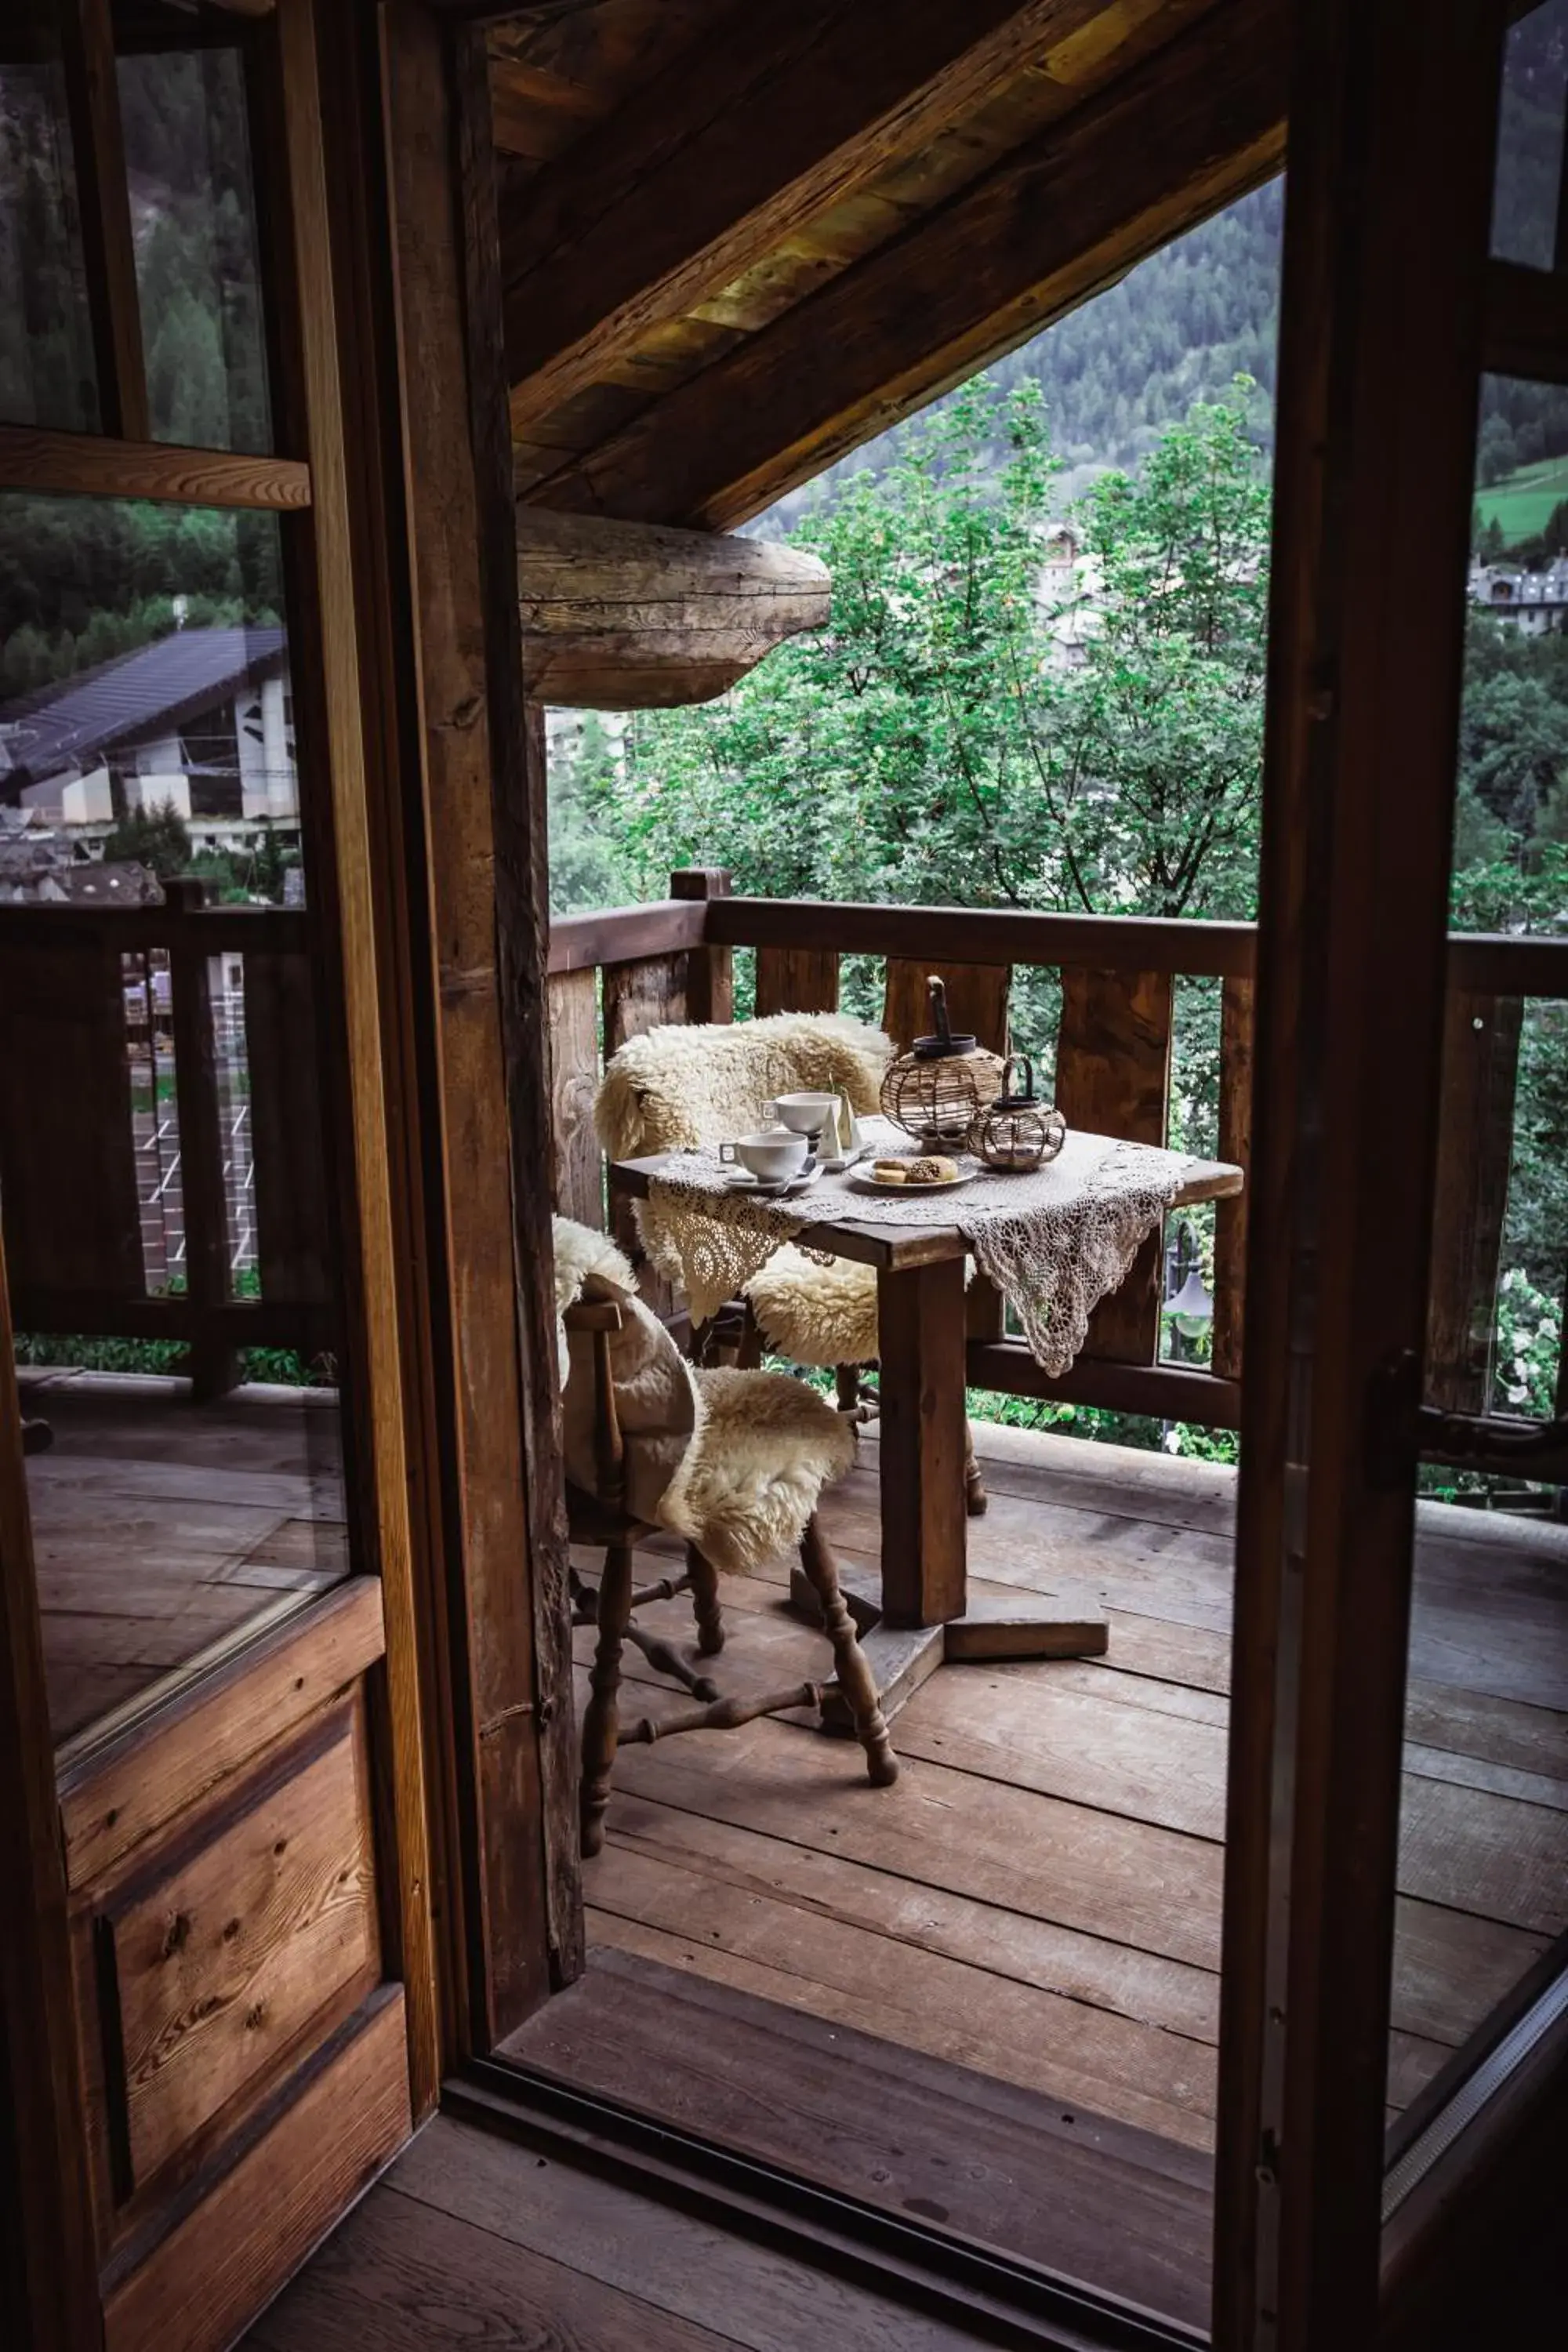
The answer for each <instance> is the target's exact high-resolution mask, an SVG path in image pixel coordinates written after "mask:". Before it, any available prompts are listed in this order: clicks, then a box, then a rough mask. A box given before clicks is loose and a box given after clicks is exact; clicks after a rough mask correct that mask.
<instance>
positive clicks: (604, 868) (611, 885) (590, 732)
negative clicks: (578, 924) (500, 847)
mask: <svg viewBox="0 0 1568 2352" xmlns="http://www.w3.org/2000/svg"><path fill="white" fill-rule="evenodd" d="M620 781H621V780H620V767H619V762H618V761H617V759H616V752H615V750H614V747H613V745H612V743H611V740H610V736H609V731H608V730H607V729H606V727H605V722H604V720H603V719H601V717H600V716H599V714H598V712H597V711H596V710H586V711H584V713H583V714H582V719H581V724H580V725H579V726H578V728H577V729H576V731H575V740H573V741H571V742H568V741H566V740H563V739H557V741H556V742H555V743H554V744H552V750H551V759H550V903H551V906H552V908H554V910H555V911H556V913H558V914H559V913H563V912H564V911H565V909H567V908H571V907H616V906H621V905H624V904H625V903H626V901H627V900H629V899H633V898H636V897H637V885H636V882H635V880H634V879H633V876H632V872H631V869H630V867H629V866H628V864H627V861H626V858H625V856H624V855H623V853H622V851H621V848H620V845H619V843H618V840H617V837H616V835H617V825H616V803H617V800H618V796H619V793H620Z"/></svg>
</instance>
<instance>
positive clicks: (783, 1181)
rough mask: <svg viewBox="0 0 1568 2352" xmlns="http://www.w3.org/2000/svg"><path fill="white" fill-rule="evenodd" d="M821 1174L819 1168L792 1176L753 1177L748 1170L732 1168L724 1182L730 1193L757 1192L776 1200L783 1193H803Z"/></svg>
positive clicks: (727, 1171)
mask: <svg viewBox="0 0 1568 2352" xmlns="http://www.w3.org/2000/svg"><path fill="white" fill-rule="evenodd" d="M821 1173H822V1171H821V1170H820V1168H805V1169H802V1170H801V1171H799V1172H798V1173H797V1174H796V1175H794V1176H753V1175H752V1171H751V1170H750V1169H749V1168H734V1169H728V1170H726V1171H725V1179H724V1181H725V1184H726V1187H727V1188H728V1190H729V1191H730V1192H759V1193H761V1194H762V1195H763V1197H764V1198H770V1197H771V1198H774V1199H776V1198H777V1197H778V1196H779V1195H780V1194H781V1193H784V1192H805V1188H806V1186H807V1185H808V1184H813V1183H815V1182H816V1179H817V1177H818V1176H819V1175H820V1174H821Z"/></svg>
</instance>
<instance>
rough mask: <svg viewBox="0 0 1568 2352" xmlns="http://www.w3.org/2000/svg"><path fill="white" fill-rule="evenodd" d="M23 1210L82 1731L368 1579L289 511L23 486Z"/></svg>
mask: <svg viewBox="0 0 1568 2352" xmlns="http://www.w3.org/2000/svg"><path fill="white" fill-rule="evenodd" d="M0 547H3V548H5V550H6V551H8V553H7V557H6V560H5V567H4V569H3V571H0V629H3V634H4V643H5V650H4V654H3V655H0V1215H3V1219H4V1232H5V1252H6V1261H7V1265H8V1270H9V1276H10V1283H11V1291H12V1303H13V1308H14V1313H15V1319H16V1331H17V1341H16V1357H17V1370H18V1377H19V1380H20V1382H21V1386H22V1399H23V1411H24V1413H25V1414H26V1417H27V1419H28V1421H29V1422H30V1423H31V1424H32V1427H31V1429H30V1431H29V1452H28V1456H27V1470H28V1491H29V1498H30V1502H31V1507H32V1513H33V1526H34V1539H35V1545H36V1549H37V1562H38V1579H39V1592H40V1601H41V1604H42V1612H43V1624H44V1641H45V1657H46V1664H47V1671H48V1677H49V1689H50V1697H51V1707H52V1713H53V1720H54V1727H55V1731H56V1735H57V1738H59V1739H61V1740H74V1739H80V1738H86V1737H89V1736H96V1734H97V1732H99V1731H100V1730H101V1728H102V1725H103V1722H104V1720H105V1719H106V1718H108V1717H112V1718H113V1719H115V1720H118V1719H120V1717H121V1714H122V1713H123V1711H124V1710H126V1709H128V1708H130V1709H140V1708H141V1707H142V1706H145V1705H147V1704H148V1703H149V1702H150V1699H151V1698H152V1696H154V1695H156V1694H157V1693H159V1692H161V1691H162V1690H163V1688H165V1687H166V1685H167V1682H168V1678H169V1677H170V1676H171V1675H178V1674H180V1673H183V1672H184V1671H187V1670H188V1669H189V1667H190V1665H191V1664H192V1662H193V1660H195V1659H196V1658H198V1657H200V1656H202V1655H203V1654H207V1653H209V1652H210V1651H211V1650H212V1648H213V1645H214V1644H216V1643H227V1642H230V1641H232V1640H234V1639H235V1638H237V1636H239V1635H241V1634H243V1633H247V1632H249V1631H251V1630H253V1629H254V1628H255V1627H257V1626H258V1625H259V1624H261V1623H263V1622H267V1621H268V1619H269V1618H270V1617H272V1616H274V1615H277V1614H279V1613H282V1612H286V1611H288V1610H289V1609H290V1608H293V1607H295V1606H297V1605H299V1603H300V1601H301V1600H302V1599H304V1598H308V1597H309V1596H310V1595H312V1594H314V1593H316V1592H319V1591H321V1590H323V1589H324V1588H325V1587H326V1586H327V1585H328V1584H330V1583H331V1582H332V1581H333V1580H335V1579H336V1578H337V1577H339V1576H341V1575H342V1574H343V1573H344V1572H345V1570H346V1566H347V1557H346V1530H345V1526H344V1513H343V1503H342V1472H341V1460H340V1444H339V1410H338V1363H337V1341H336V1312H335V1291H334V1285H333V1267H332V1255H331V1246H330V1241H329V1233H330V1217H329V1208H328V1177H327V1167H328V1160H327V1150H326V1144H325V1140H324V1136H323V1131H322V1120H321V1092H320V1086H319V1082H318V1076H317V1059H316V1018H315V1003H314V994H313V989H312V982H311V963H310V937H309V932H308V929H307V925H308V920H309V918H308V915H307V913H306V911H305V890H304V881H303V872H304V869H303V866H302V865H301V854H302V852H301V809H300V797H301V793H302V792H303V793H306V794H308V793H309V791H310V779H309V777H308V775H306V776H303V777H302V776H301V774H300V770H299V768H298V766H297V763H296V759H295V749H294V739H293V718H292V706H291V698H290V693H289V667H288V641H287V634H286V630H285V627H284V624H283V615H282V598H281V582H280V562H279V523H278V520H277V518H276V517H274V516H271V515H251V514H243V515H242V514H231V513H209V512H205V511H192V510H189V509H174V508H163V507H158V506H153V505H150V504H147V503H139V502H132V501H128V500H122V501H110V500H104V501H95V500H88V499H49V498H36V497H32V496H28V495H25V494H22V493H9V494H6V495H5V497H4V498H3V499H0Z"/></svg>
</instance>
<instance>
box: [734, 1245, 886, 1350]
mask: <svg viewBox="0 0 1568 2352" xmlns="http://www.w3.org/2000/svg"><path fill="white" fill-rule="evenodd" d="M746 1297H748V1298H749V1299H750V1300H751V1302H752V1312H753V1313H754V1315H755V1316H756V1318H757V1321H758V1323H759V1324H760V1325H761V1327H762V1333H763V1339H765V1340H766V1341H767V1343H768V1346H769V1347H770V1348H771V1349H772V1350H773V1354H774V1355H775V1356H784V1357H785V1358H786V1359H787V1360H788V1361H789V1362H790V1363H792V1364H873V1363H875V1362H876V1360H877V1353H878V1349H877V1269H876V1267H875V1266H874V1265H855V1264H854V1262H853V1261H852V1260H851V1259H849V1258H847V1257H836V1258H834V1259H832V1260H831V1261H830V1262H829V1264H827V1265H822V1264H821V1263H820V1261H819V1260H818V1259H816V1258H814V1257H807V1256H806V1255H805V1251H804V1250H798V1249H796V1248H795V1244H794V1243H793V1242H785V1244H784V1247H783V1248H782V1249H776V1250H775V1251H774V1252H773V1255H772V1257H771V1258H769V1260H768V1262H767V1264H766V1265H764V1266H763V1267H762V1268H761V1270H760V1271H759V1272H758V1273H756V1274H754V1275H752V1278H751V1280H750V1282H748V1283H747V1285H746Z"/></svg>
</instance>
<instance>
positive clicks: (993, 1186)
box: [649, 1119, 1194, 1377]
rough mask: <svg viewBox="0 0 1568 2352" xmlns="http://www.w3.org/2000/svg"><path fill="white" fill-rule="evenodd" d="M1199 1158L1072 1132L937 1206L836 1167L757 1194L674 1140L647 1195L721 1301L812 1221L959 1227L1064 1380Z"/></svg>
mask: <svg viewBox="0 0 1568 2352" xmlns="http://www.w3.org/2000/svg"><path fill="white" fill-rule="evenodd" d="M867 1132H868V1139H871V1140H872V1141H873V1142H874V1144H875V1146H876V1148H877V1149H879V1150H887V1151H888V1152H889V1153H890V1154H896V1153H897V1152H898V1151H899V1150H900V1149H901V1150H904V1151H905V1152H907V1151H908V1149H909V1139H908V1138H907V1137H905V1136H902V1135H900V1133H899V1131H898V1130H897V1129H894V1128H892V1127H891V1126H890V1125H889V1123H888V1122H887V1121H885V1120H880V1119H878V1120H872V1121H870V1122H869V1123H868V1129H867ZM1193 1164H1194V1162H1193V1161H1192V1160H1191V1159H1189V1158H1186V1157H1184V1155H1182V1154H1181V1153H1179V1152H1174V1151H1163V1150H1158V1149H1156V1148H1155V1147H1154V1146H1153V1145H1152V1144H1142V1143H1119V1142H1114V1141H1112V1140H1111V1139H1109V1138H1108V1137H1105V1136H1102V1135H1084V1134H1081V1133H1079V1132H1078V1131H1076V1130H1069V1132H1068V1139H1067V1142H1066V1143H1065V1144H1064V1146H1063V1148H1062V1150H1061V1153H1060V1155H1059V1157H1058V1158H1057V1159H1056V1160H1052V1161H1051V1162H1050V1163H1049V1164H1048V1165H1047V1166H1046V1167H1044V1168H1039V1169H1036V1170H1033V1171H1031V1172H1030V1173H1029V1174H1028V1175H1019V1176H1014V1175H1006V1176H1003V1175H991V1174H989V1173H988V1172H983V1173H982V1174H980V1175H979V1176H977V1177H976V1178H975V1181H973V1183H971V1184H968V1185H966V1186H965V1187H964V1189H963V1191H962V1192H954V1193H953V1194H952V1197H951V1199H950V1200H943V1201H942V1203H941V1208H940V1214H939V1213H938V1212H937V1208H936V1204H934V1203H933V1202H931V1200H930V1199H925V1200H921V1199H914V1200H910V1199H907V1198H900V1196H899V1195H898V1194H896V1193H895V1194H887V1195H879V1194H868V1193H863V1192H853V1191H850V1190H848V1189H847V1187H846V1184H845V1181H844V1180H843V1179H842V1178H841V1177H834V1176H824V1177H821V1178H819V1179H818V1181H817V1182H816V1184H814V1185H813V1186H812V1187H811V1189H810V1190H809V1191H808V1192H799V1193H795V1194H794V1195H792V1196H790V1197H789V1198H787V1199H775V1200H766V1199H764V1200H759V1199H757V1198H756V1197H755V1196H754V1195H747V1194H745V1193H738V1192H731V1190H730V1189H729V1186H728V1183H727V1180H726V1174H725V1171H723V1170H722V1169H721V1167H720V1165H719V1161H718V1157H717V1154H716V1153H715V1152H713V1151H711V1150H707V1151H682V1152H679V1153H677V1154H676V1155H674V1156H673V1157H672V1159H671V1160H670V1162H669V1165H668V1170H667V1171H665V1172H664V1173H663V1174H661V1175H660V1176H658V1178H657V1179H656V1180H655V1182H654V1201H653V1202H650V1204H649V1205H650V1206H657V1207H658V1210H659V1211H660V1213H665V1212H668V1213H669V1223H668V1230H670V1231H679V1232H683V1233H690V1232H693V1231H700V1233H701V1234H702V1235H703V1243H702V1254H701V1255H700V1257H699V1259H698V1261H697V1263H696V1264H695V1265H692V1266H690V1267H689V1269H688V1274H687V1286H688V1289H689V1290H694V1286H696V1288H700V1290H701V1292H702V1294H703V1295H704V1296H716V1297H720V1298H722V1297H733V1296H734V1293H735V1290H736V1289H737V1288H738V1287H741V1286H744V1285H745V1284H747V1283H750V1282H752V1279H753V1277H754V1276H756V1275H757V1273H758V1271H759V1269H760V1268H761V1267H763V1265H766V1264H767V1263H768V1261H769V1260H770V1259H771V1258H772V1256H773V1253H774V1252H775V1250H777V1249H778V1247H779V1245H780V1244H781V1243H789V1242H794V1243H795V1244H796V1248H797V1251H798V1250H800V1249H802V1248H809V1246H810V1243H811V1234H812V1228H813V1226H814V1225H821V1224H832V1223H839V1222H847V1221H848V1220H851V1219H852V1220H853V1221H854V1222H855V1223H858V1224H874V1225H921V1224H925V1225H929V1224H931V1223H942V1224H952V1225H956V1226H957V1228H958V1229H959V1231H960V1232H961V1233H962V1234H963V1236H964V1239H965V1240H966V1242H967V1243H968V1244H969V1247H970V1249H971V1250H972V1251H973V1255H974V1257H975V1260H976V1262H977V1263H978V1265H979V1266H980V1270H981V1272H982V1273H983V1274H984V1275H985V1276H987V1277H988V1279H989V1280H990V1281H991V1282H993V1283H994V1285H995V1286H996V1288H997V1289H998V1290H999V1291H1001V1293H1002V1295H1003V1297H1005V1299H1007V1300H1008V1301H1009V1303H1010V1304H1011V1305H1012V1306H1013V1307H1014V1308H1015V1309H1016V1313H1017V1316H1018V1319H1019V1321H1020V1323H1021V1325H1022V1327H1023V1331H1024V1336H1025V1338H1026V1340H1027V1341H1028V1344H1029V1349H1030V1352H1031V1353H1032V1354H1033V1355H1034V1357H1035V1359H1036V1360H1037V1362H1038V1363H1040V1364H1042V1365H1043V1366H1044V1367H1045V1369H1046V1370H1047V1372H1050V1373H1051V1374H1053V1375H1054V1376H1058V1377H1059V1376H1060V1374H1061V1373H1063V1372H1065V1371H1066V1370H1068V1367H1069V1366H1070V1365H1071V1363H1072V1361H1073V1359H1074V1358H1075V1357H1076V1356H1077V1354H1078V1352H1079V1349H1080V1348H1081V1347H1082V1346H1083V1342H1084V1339H1085V1336H1086V1333H1087V1331H1088V1328H1089V1316H1090V1314H1091V1312H1092V1311H1093V1309H1094V1308H1095V1307H1097V1306H1098V1305H1099V1303H1100V1300H1101V1299H1102V1298H1103V1297H1106V1296H1107V1294H1108V1293H1109V1292H1110V1291H1112V1290H1114V1289H1115V1288H1116V1287H1117V1286H1118V1285H1119V1284H1120V1283H1121V1281H1122V1280H1123V1279H1124V1278H1125V1276H1126V1275H1127V1273H1128V1271H1129V1270H1130V1268H1131V1264H1132V1260H1133V1258H1134V1257H1135V1256H1136V1255H1137V1253H1138V1248H1139V1245H1140V1244H1141V1243H1142V1241H1143V1239H1144V1237H1145V1235H1146V1234H1151V1233H1152V1232H1153V1231H1154V1229H1155V1228H1156V1226H1158V1224H1159V1223H1160V1222H1161V1220H1162V1219H1163V1216H1164V1213H1165V1212H1166V1210H1167V1209H1168V1208H1169V1207H1170V1204H1171V1202H1172V1201H1173V1198H1174V1196H1175V1193H1176V1192H1177V1190H1178V1188H1179V1186H1180V1184H1181V1181H1182V1179H1183V1177H1184V1174H1185V1172H1186V1171H1187V1170H1188V1169H1189V1168H1190V1167H1191V1166H1193ZM685 1220H689V1223H688V1222H684V1221H685ZM694 1302H695V1290H694ZM692 1311H693V1313H694V1314H695V1313H696V1312H697V1311H698V1310H697V1307H696V1305H695V1303H694V1304H693V1309H692Z"/></svg>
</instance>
